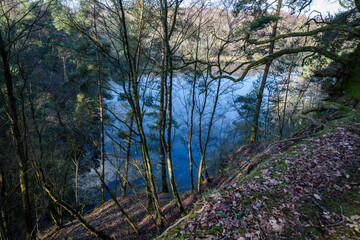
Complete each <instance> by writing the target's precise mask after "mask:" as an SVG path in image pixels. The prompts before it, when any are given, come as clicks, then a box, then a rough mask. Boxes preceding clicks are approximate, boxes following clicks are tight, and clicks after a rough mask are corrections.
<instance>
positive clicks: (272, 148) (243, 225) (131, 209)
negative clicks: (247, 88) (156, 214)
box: [41, 106, 360, 240]
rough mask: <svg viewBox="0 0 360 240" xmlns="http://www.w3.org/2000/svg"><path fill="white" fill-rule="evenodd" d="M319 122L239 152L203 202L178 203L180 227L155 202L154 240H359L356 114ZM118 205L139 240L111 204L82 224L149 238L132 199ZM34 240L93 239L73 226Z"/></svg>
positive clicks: (169, 207)
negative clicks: (160, 229)
mask: <svg viewBox="0 0 360 240" xmlns="http://www.w3.org/2000/svg"><path fill="white" fill-rule="evenodd" d="M323 122H324V126H323V127H322V128H319V127H318V126H314V125H309V126H307V127H305V128H304V129H302V130H301V131H299V132H298V133H297V134H295V135H294V136H292V139H290V140H289V139H288V140H285V141H281V142H278V143H275V144H272V145H261V144H260V145H252V146H242V147H241V148H239V149H238V151H236V152H235V153H234V154H233V155H232V156H230V157H229V159H228V162H227V164H225V165H226V167H225V168H224V172H223V174H222V176H220V177H218V178H215V179H214V180H213V182H212V183H211V184H210V185H208V186H206V189H204V194H202V195H201V196H198V197H196V196H195V195H193V194H191V193H184V194H183V195H182V200H183V203H184V205H185V207H186V209H187V211H188V212H189V214H188V215H187V216H186V217H184V218H182V219H181V220H180V221H179V220H178V219H179V218H180V214H179V212H178V209H177V207H176V204H175V201H174V200H173V198H172V196H171V194H159V200H160V203H161V205H162V206H163V208H162V209H163V212H164V214H165V218H166V219H167V221H168V225H169V226H171V227H169V228H168V229H167V231H166V232H165V233H164V234H162V235H161V236H160V237H158V238H159V239H240V240H245V239H360V109H359V106H358V108H357V109H353V110H352V111H350V112H348V113H346V114H345V115H343V116H342V117H341V118H338V119H332V120H329V119H328V120H324V119H323ZM145 200H146V198H145V196H143V201H144V203H145ZM119 201H120V204H122V206H123V207H124V208H125V209H126V210H127V212H128V213H129V215H130V217H131V218H133V219H134V220H135V222H136V223H137V224H138V226H139V228H140V231H141V234H140V235H135V233H134V232H133V230H132V229H131V227H130V226H129V225H128V224H127V223H126V222H125V219H124V218H123V217H122V216H121V214H120V213H119V211H118V210H117V209H116V207H115V205H114V203H113V202H112V201H111V200H110V201H108V202H106V203H105V204H103V205H102V206H101V207H99V208H97V209H95V210H94V211H93V212H91V213H90V214H88V215H86V216H85V219H86V220H87V221H89V222H90V223H91V224H93V225H94V226H95V227H96V228H98V229H101V230H103V231H105V232H106V233H107V234H109V235H110V236H111V238H113V239H151V238H153V237H156V234H157V232H156V228H155V226H154V224H152V222H151V219H150V217H149V216H147V215H146V212H145V211H144V210H143V208H142V207H141V206H140V204H139V203H137V201H136V200H135V199H132V196H128V197H126V198H119ZM175 222H176V224H174V223H175ZM172 224H174V225H172ZM41 238H42V239H95V238H94V237H93V236H92V235H91V234H90V233H89V232H88V231H86V230H85V229H84V228H83V227H82V226H81V225H80V224H79V223H78V222H77V221H73V222H70V223H67V224H66V225H65V228H63V229H61V230H56V229H55V228H52V229H50V230H49V231H48V232H47V233H45V234H43V235H42V236H41Z"/></svg>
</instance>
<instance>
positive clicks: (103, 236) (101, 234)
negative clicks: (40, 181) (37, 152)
mask: <svg viewBox="0 0 360 240" xmlns="http://www.w3.org/2000/svg"><path fill="white" fill-rule="evenodd" d="M44 189H45V191H46V192H47V193H48V194H49V196H50V197H51V199H52V200H53V201H54V202H55V203H56V204H59V205H60V206H61V207H63V208H64V209H65V210H66V211H68V212H69V213H70V214H71V215H72V216H73V217H75V218H76V219H77V220H78V221H79V222H80V223H81V225H83V226H84V227H85V228H86V229H87V230H89V231H90V232H91V233H92V234H94V235H95V236H96V237H97V238H99V239H104V240H111V238H110V237H109V236H108V235H107V234H105V233H104V232H102V231H100V230H98V229H96V228H94V227H93V226H92V225H91V224H89V223H88V222H87V221H86V220H85V219H84V218H83V217H82V216H81V215H79V214H78V213H77V211H76V210H74V209H73V208H72V207H71V206H70V205H69V204H67V203H66V202H64V201H62V200H61V199H60V198H58V197H56V196H55V195H54V194H53V193H52V192H51V190H50V187H49V186H47V185H46V184H44Z"/></svg>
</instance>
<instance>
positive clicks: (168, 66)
mask: <svg viewBox="0 0 360 240" xmlns="http://www.w3.org/2000/svg"><path fill="white" fill-rule="evenodd" d="M161 6H162V23H163V29H164V41H165V56H166V58H165V73H166V76H168V75H169V87H168V92H167V96H168V101H167V113H168V119H167V122H168V125H167V143H166V147H165V150H166V159H167V165H168V174H169V180H170V186H171V190H172V193H173V195H174V198H175V200H176V203H177V205H178V208H179V210H180V213H181V215H182V216H185V215H186V211H185V208H184V206H183V204H182V202H181V199H180V196H179V193H178V190H177V188H176V183H175V178H174V170H173V166H172V158H171V148H172V147H171V128H172V88H173V74H174V70H173V59H172V57H173V56H172V51H171V49H170V37H171V34H172V30H171V29H169V24H168V5H167V0H162V3H161ZM178 7H179V6H178V2H176V7H175V11H174V16H173V23H172V24H175V22H176V14H177V8H178ZM163 71H164V70H163Z"/></svg>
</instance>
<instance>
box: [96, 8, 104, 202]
mask: <svg viewBox="0 0 360 240" xmlns="http://www.w3.org/2000/svg"><path fill="white" fill-rule="evenodd" d="M95 7H96V4H95V3H94V34H95V40H96V65H97V71H98V88H99V112H100V159H101V177H102V179H103V181H102V182H101V204H104V202H105V190H104V184H105V134H104V108H103V97H102V85H101V63H100V53H99V39H98V34H97V25H96V8H95Z"/></svg>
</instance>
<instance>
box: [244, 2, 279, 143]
mask: <svg viewBox="0 0 360 240" xmlns="http://www.w3.org/2000/svg"><path fill="white" fill-rule="evenodd" d="M281 5H282V0H278V6H277V9H276V13H275V15H276V16H279V15H280V9H281ZM277 24H278V22H277V21H276V22H275V23H274V25H273V28H272V34H271V37H270V38H274V37H275V36H276V31H277ZM274 47H275V42H274V41H272V42H271V43H270V48H269V55H270V54H272V53H273V52H274ZM271 63H272V60H270V61H269V62H267V63H266V65H265V70H264V74H263V76H262V79H261V85H260V89H259V93H258V95H257V101H256V106H255V114H254V119H253V123H252V127H251V136H250V142H251V143H255V142H256V140H257V131H258V124H259V116H260V111H261V103H262V99H263V94H264V88H265V85H266V80H267V77H268V74H269V71H270V66H271Z"/></svg>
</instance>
